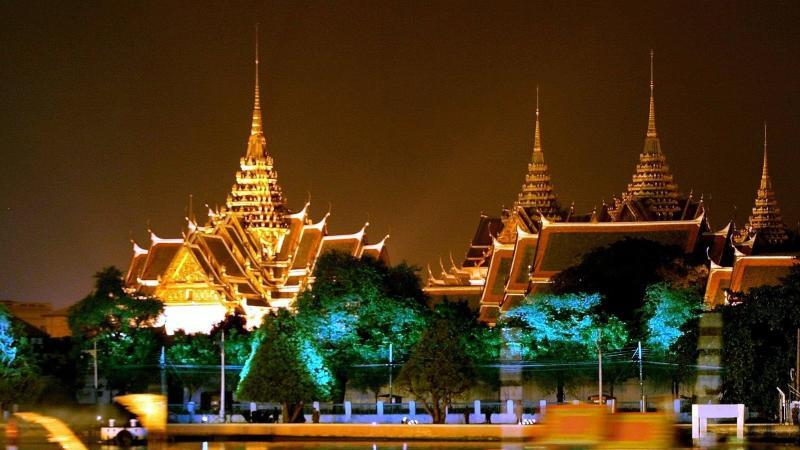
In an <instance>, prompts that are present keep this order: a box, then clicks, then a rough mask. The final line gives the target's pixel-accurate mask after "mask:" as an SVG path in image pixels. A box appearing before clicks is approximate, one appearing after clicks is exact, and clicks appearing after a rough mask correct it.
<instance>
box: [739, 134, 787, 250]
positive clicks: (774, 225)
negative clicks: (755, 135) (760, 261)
mask: <svg viewBox="0 0 800 450" xmlns="http://www.w3.org/2000/svg"><path fill="white" fill-rule="evenodd" d="M746 231H747V233H748V234H749V235H750V236H751V237H752V236H756V237H757V238H758V239H761V240H762V241H763V242H765V243H766V244H768V245H770V246H779V245H781V244H783V243H785V242H786V241H787V240H788V239H789V238H788V236H787V234H786V225H784V223H783V219H782V218H781V209H780V208H779V207H778V201H777V200H776V199H775V191H774V190H773V189H772V179H771V178H770V176H769V167H768V164H767V125H766V124H764V163H763V166H762V168H761V183H760V184H759V186H758V192H757V193H756V201H755V206H753V215H751V216H750V220H749V221H748V224H747V227H746Z"/></svg>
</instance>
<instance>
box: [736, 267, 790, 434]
mask: <svg viewBox="0 0 800 450" xmlns="http://www.w3.org/2000/svg"><path fill="white" fill-rule="evenodd" d="M732 298H737V299H738V300H740V302H737V303H734V304H731V305H726V306H723V307H721V308H720V311H721V312H722V318H723V321H722V322H723V335H722V364H723V367H724V371H723V372H722V401H723V402H725V403H744V404H746V405H747V407H748V408H749V409H750V411H753V412H756V413H758V414H760V415H761V417H762V419H767V420H772V419H774V416H775V411H777V408H778V396H777V391H776V390H775V387H776V386H777V387H780V388H781V389H784V387H786V385H787V384H789V383H791V379H790V369H791V368H792V367H794V358H795V352H796V333H797V329H798V328H800V269H798V268H797V267H796V266H795V267H794V268H793V269H792V272H791V274H790V275H789V276H788V277H787V278H785V279H784V280H783V284H782V285H780V286H762V287H759V288H753V289H751V290H750V291H749V292H747V293H746V294H743V293H733V296H732Z"/></svg>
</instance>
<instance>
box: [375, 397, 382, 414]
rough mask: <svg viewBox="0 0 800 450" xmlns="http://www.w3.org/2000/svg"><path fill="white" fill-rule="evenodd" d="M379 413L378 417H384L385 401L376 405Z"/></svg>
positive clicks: (379, 401)
mask: <svg viewBox="0 0 800 450" xmlns="http://www.w3.org/2000/svg"><path fill="white" fill-rule="evenodd" d="M375 406H376V409H377V411H378V416H382V415H383V400H378V403H377V404H376V405H375Z"/></svg>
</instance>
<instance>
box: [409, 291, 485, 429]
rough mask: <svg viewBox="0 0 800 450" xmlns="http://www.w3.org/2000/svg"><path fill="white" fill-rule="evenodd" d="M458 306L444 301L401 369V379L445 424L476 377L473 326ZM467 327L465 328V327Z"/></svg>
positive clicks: (429, 411) (435, 418)
mask: <svg viewBox="0 0 800 450" xmlns="http://www.w3.org/2000/svg"><path fill="white" fill-rule="evenodd" d="M457 308H459V306H452V305H450V304H447V303H445V304H442V305H439V307H437V310H436V311H435V313H434V317H433V319H432V320H431V322H430V324H429V326H428V328H427V329H426V330H425V332H424V333H423V335H422V337H421V338H420V340H419V341H418V342H417V344H416V346H415V347H414V349H413V351H412V352H411V355H410V356H409V359H408V361H406V363H405V364H404V365H403V368H402V370H401V371H400V377H399V379H398V382H399V383H400V385H401V386H403V387H404V388H405V389H406V390H408V391H409V392H410V393H412V394H413V395H414V396H415V397H416V398H417V400H418V401H421V402H422V403H423V405H424V406H425V409H426V410H427V411H428V413H429V414H430V415H431V417H432V418H433V422H434V423H444V422H445V418H446V411H447V407H448V406H449V405H450V404H451V403H452V400H453V398H454V397H455V396H456V395H458V394H461V393H463V392H465V391H466V390H467V389H469V388H470V387H471V386H472V385H473V384H474V383H475V380H476V370H475V357H476V353H480V352H481V351H478V352H476V351H475V348H474V347H471V346H470V343H469V341H470V338H471V336H470V335H469V334H465V333H464V331H467V330H468V329H469V328H471V327H470V325H469V323H468V321H464V320H459V318H460V317H463V314H461V311H459V310H458V309H457ZM465 329H466V330H465Z"/></svg>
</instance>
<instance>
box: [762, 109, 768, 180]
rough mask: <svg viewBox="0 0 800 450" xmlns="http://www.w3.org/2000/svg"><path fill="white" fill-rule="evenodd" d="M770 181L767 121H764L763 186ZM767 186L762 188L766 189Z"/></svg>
mask: <svg viewBox="0 0 800 450" xmlns="http://www.w3.org/2000/svg"><path fill="white" fill-rule="evenodd" d="M768 181H769V169H768V168H767V121H766V120H765V121H764V165H763V166H762V168H761V184H762V185H764V184H765V183H767V182H768ZM764 187H765V186H763V187H762V189H764Z"/></svg>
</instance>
